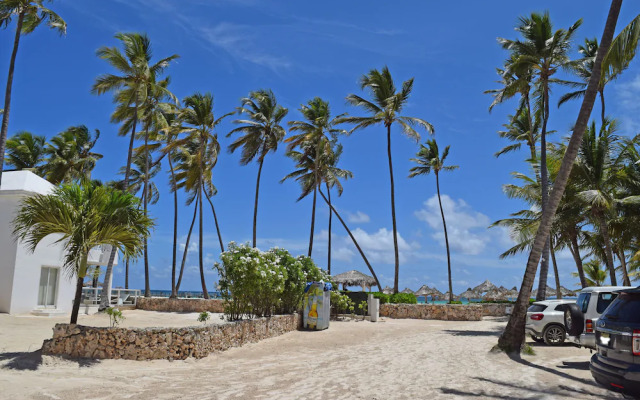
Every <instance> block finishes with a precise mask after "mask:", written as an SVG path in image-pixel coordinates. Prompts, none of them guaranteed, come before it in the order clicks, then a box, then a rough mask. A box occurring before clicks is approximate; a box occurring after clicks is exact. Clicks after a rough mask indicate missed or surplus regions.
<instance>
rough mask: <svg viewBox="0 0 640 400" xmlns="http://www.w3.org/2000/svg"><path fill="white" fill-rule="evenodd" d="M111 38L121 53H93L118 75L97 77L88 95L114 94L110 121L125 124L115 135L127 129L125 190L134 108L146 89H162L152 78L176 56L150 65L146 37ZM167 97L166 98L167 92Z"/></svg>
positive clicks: (122, 35)
mask: <svg viewBox="0 0 640 400" xmlns="http://www.w3.org/2000/svg"><path fill="white" fill-rule="evenodd" d="M115 37H116V39H118V40H120V41H121V42H122V45H123V46H124V54H123V53H122V52H121V51H120V50H118V48H116V47H101V48H99V49H98V51H97V52H96V54H97V55H98V57H100V58H102V59H103V60H105V61H107V62H108V63H109V64H110V65H111V66H112V67H113V68H115V69H116V70H117V71H118V72H120V74H121V75H114V74H103V75H100V76H99V77H98V78H96V81H95V83H94V84H93V87H92V88H91V92H92V93H93V94H97V95H102V94H104V93H106V92H114V93H115V94H114V101H115V102H116V103H117V104H118V109H116V112H115V113H114V115H112V120H113V121H114V122H122V121H125V122H126V123H125V124H123V126H122V128H121V130H120V132H119V133H120V135H126V131H124V130H123V129H127V130H128V128H130V129H131V138H130V140H129V151H128V153H127V164H126V172H125V176H124V189H125V190H126V189H127V188H128V187H129V169H130V167H131V159H132V155H133V142H134V139H135V134H136V125H137V122H138V118H139V116H138V109H139V108H140V107H141V106H142V104H143V103H144V102H145V101H146V100H147V95H148V93H149V91H150V90H159V91H162V90H163V88H162V87H157V85H156V83H155V82H156V77H157V76H159V75H160V74H161V73H162V72H163V70H164V69H165V68H167V67H168V66H169V63H170V62H171V61H172V60H174V59H176V58H178V57H179V56H178V55H176V54H174V55H172V56H169V57H166V58H163V59H161V60H160V61H158V62H156V63H155V64H152V65H150V64H149V63H150V61H151V58H152V52H151V41H150V40H149V37H148V36H147V35H145V34H140V33H118V34H116V36H115ZM167 95H170V93H169V92H168V91H167ZM132 106H133V107H132Z"/></svg>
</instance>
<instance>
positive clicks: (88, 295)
mask: <svg viewBox="0 0 640 400" xmlns="http://www.w3.org/2000/svg"><path fill="white" fill-rule="evenodd" d="M138 297H140V290H139V289H111V296H110V298H109V305H112V306H114V305H115V306H121V305H134V306H135V305H136V304H137V302H138ZM101 299H102V288H101V287H96V288H94V287H84V288H82V298H81V300H80V303H81V304H84V305H98V304H100V300H101Z"/></svg>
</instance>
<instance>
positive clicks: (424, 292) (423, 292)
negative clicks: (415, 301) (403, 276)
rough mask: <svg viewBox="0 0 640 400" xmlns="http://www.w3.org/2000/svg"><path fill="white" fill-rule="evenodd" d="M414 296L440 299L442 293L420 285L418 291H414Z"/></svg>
mask: <svg viewBox="0 0 640 400" xmlns="http://www.w3.org/2000/svg"><path fill="white" fill-rule="evenodd" d="M414 294H415V295H416V296H425V297H426V296H438V297H442V292H441V291H439V290H438V289H436V288H435V287H434V288H430V287H429V286H427V285H422V287H420V289H418V290H416V292H415V293H414Z"/></svg>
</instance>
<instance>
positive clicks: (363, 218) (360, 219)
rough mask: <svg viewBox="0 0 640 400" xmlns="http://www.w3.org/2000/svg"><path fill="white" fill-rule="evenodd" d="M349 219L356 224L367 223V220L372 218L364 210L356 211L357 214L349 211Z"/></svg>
mask: <svg viewBox="0 0 640 400" xmlns="http://www.w3.org/2000/svg"><path fill="white" fill-rule="evenodd" d="M347 220H348V221H349V222H351V223H354V224H366V223H367V222H369V221H371V218H369V216H368V215H367V214H365V213H363V212H362V211H356V212H355V214H352V213H348V214H347Z"/></svg>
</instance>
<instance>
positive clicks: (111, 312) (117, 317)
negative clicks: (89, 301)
mask: <svg viewBox="0 0 640 400" xmlns="http://www.w3.org/2000/svg"><path fill="white" fill-rule="evenodd" d="M104 312H105V313H106V314H107V315H108V316H109V326H110V327H112V328H113V327H114V326H118V324H119V323H120V322H122V320H123V319H125V318H124V315H122V311H120V310H118V309H117V308H113V307H109V308H107V309H106V310H104Z"/></svg>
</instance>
